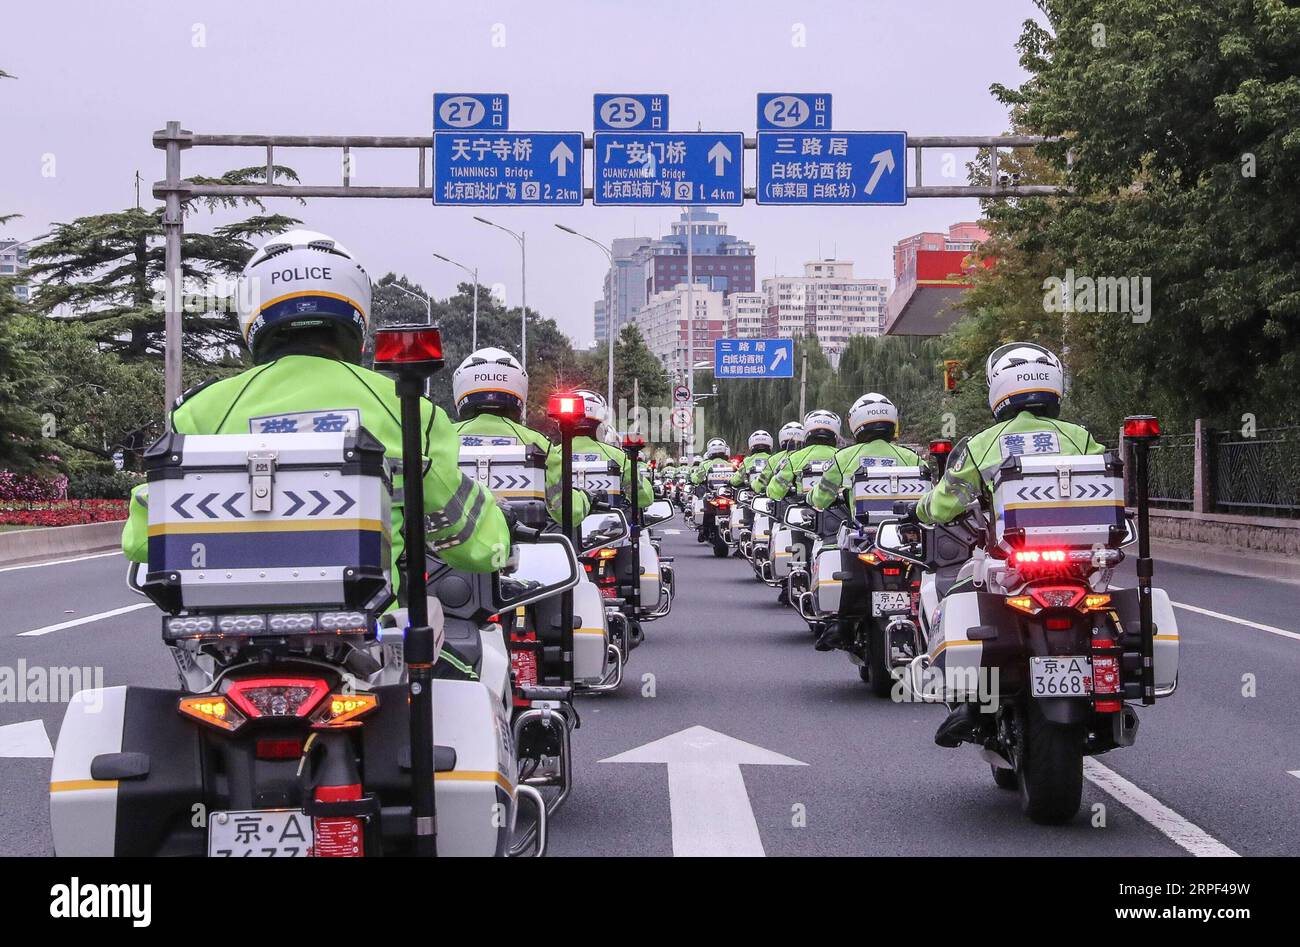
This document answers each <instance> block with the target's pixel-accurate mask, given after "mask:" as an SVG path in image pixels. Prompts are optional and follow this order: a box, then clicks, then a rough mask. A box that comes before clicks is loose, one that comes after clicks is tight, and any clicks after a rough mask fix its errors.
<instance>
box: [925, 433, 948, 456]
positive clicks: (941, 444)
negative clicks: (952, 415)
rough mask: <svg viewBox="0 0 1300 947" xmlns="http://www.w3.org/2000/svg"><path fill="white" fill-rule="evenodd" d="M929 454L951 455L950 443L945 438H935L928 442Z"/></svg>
mask: <svg viewBox="0 0 1300 947" xmlns="http://www.w3.org/2000/svg"><path fill="white" fill-rule="evenodd" d="M930 453H931V454H951V453H952V441H950V440H948V439H947V438H946V437H941V438H937V439H935V440H933V441H931V442H930Z"/></svg>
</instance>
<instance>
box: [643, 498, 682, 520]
mask: <svg viewBox="0 0 1300 947" xmlns="http://www.w3.org/2000/svg"><path fill="white" fill-rule="evenodd" d="M675 515H676V513H675V512H674V511H673V505H672V504H671V503H669V502H668V501H667V500H656V501H655V502H654V503H651V504H650V505H649V506H647V507H646V508H645V509H644V510H643V511H642V512H641V522H642V523H643V524H644V525H645V526H647V527H650V526H658V525H659V524H660V523H667V522H668V521H669V520H670V519H672V518H673V517H674V516H675Z"/></svg>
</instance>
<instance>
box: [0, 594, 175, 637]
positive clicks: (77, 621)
mask: <svg viewBox="0 0 1300 947" xmlns="http://www.w3.org/2000/svg"><path fill="white" fill-rule="evenodd" d="M153 607H154V604H153V602H139V603H137V604H135V605H123V606H122V607H121V608H114V609H111V610H109V611H107V612H100V613H99V614H98V615H87V616H86V617H85V618H73V619H70V620H69V621H61V622H59V623H58V624H57V625H46V626H45V627H43V628H33V629H32V630H31V631H20V632H18V637H19V638H36V637H39V636H41V635H48V634H49V633H50V632H52V631H62V630H63V629H65V628H75V627H77V626H78V625H88V624H90V623H91V622H92V621H102V620H103V619H105V618H112V617H114V616H115V615H125V614H126V613H127V612H135V611H139V610H140V609H142V608H153Z"/></svg>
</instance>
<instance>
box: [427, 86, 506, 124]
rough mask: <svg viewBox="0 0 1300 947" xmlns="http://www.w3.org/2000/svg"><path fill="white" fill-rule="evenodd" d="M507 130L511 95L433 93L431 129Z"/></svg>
mask: <svg viewBox="0 0 1300 947" xmlns="http://www.w3.org/2000/svg"><path fill="white" fill-rule="evenodd" d="M509 127H510V96H508V95H501V94H499V93H496V92H435V93H433V130H434V131H444V130H447V131H450V130H456V129H459V130H462V131H464V130H468V129H471V128H490V129H494V130H496V131H505V130H506V129H507V128H509Z"/></svg>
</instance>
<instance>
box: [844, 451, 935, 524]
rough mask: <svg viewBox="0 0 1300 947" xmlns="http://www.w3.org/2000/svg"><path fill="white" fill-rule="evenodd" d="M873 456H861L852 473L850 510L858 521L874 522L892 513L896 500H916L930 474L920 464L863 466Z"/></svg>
mask: <svg viewBox="0 0 1300 947" xmlns="http://www.w3.org/2000/svg"><path fill="white" fill-rule="evenodd" d="M878 459H879V458H876V457H863V458H862V463H863V464H864V466H860V467H859V468H858V469H857V470H856V471H854V473H853V512H854V513H855V514H856V515H857V518H858V521H859V522H861V523H864V524H868V525H876V524H878V523H880V522H882V521H883V520H886V519H889V518H890V517H892V516H893V515H894V504H895V503H896V502H897V501H899V500H913V501H915V500H919V499H921V496H922V494H924V493H925V491H926V490H928V489H930V478H929V476H928V472H927V471H926V469H925V468H923V467H896V466H872V467H868V466H865V463H866V462H867V461H874V460H878Z"/></svg>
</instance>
